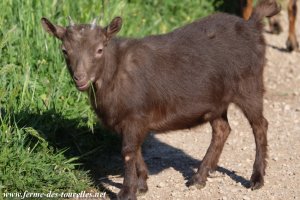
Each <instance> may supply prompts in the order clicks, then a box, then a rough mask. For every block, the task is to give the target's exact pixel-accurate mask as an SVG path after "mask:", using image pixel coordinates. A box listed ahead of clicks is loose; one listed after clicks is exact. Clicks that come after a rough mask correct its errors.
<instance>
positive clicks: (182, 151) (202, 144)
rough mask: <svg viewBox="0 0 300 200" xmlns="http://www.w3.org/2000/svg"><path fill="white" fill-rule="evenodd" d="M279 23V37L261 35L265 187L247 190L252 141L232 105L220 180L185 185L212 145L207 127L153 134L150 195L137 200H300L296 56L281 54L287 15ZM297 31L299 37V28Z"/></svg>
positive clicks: (299, 57)
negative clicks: (263, 41) (264, 51)
mask: <svg viewBox="0 0 300 200" xmlns="http://www.w3.org/2000/svg"><path fill="white" fill-rule="evenodd" d="M299 7H300V5H299ZM281 21H282V22H283V23H282V24H283V25H284V27H283V28H284V33H282V34H280V35H279V36H278V35H271V34H268V33H266V34H265V36H266V40H267V43H268V48H267V58H268V62H267V66H266V68H265V83H266V84H265V85H266V89H267V92H266V95H265V100H264V106H265V111H264V113H265V116H266V118H267V119H268V121H269V131H268V141H269V159H268V163H269V164H268V167H267V175H266V177H265V186H264V187H263V188H262V189H260V190H257V191H251V190H250V189H247V188H246V187H245V186H246V185H248V184H249V178H250V175H251V172H252V165H253V162H254V155H255V144H254V138H253V135H252V131H251V128H250V126H249V125H248V122H247V121H246V119H245V117H244V116H243V114H242V113H241V112H240V111H239V110H238V109H237V108H236V107H234V106H231V107H230V108H229V116H228V117H229V122H230V125H231V128H232V132H231V135H230V136H229V139H228V141H227V142H226V145H225V148H224V151H223V153H222V156H221V159H220V162H219V171H218V172H217V174H216V175H217V176H218V177H216V178H209V180H208V182H207V185H206V187H205V188H204V189H202V190H197V189H189V188H188V187H186V185H185V183H186V182H187V179H188V178H190V177H191V175H192V174H193V173H194V171H195V170H196V168H197V166H198V164H199V162H200V161H201V159H202V158H203V156H204V154H205V152H206V150H207V148H208V145H209V143H210V138H211V128H210V126H209V125H208V124H206V125H204V126H200V127H196V128H193V129H191V130H183V131H176V132H173V133H169V134H160V135H151V136H150V137H149V138H148V140H147V142H146V144H145V145H144V157H145V160H146V163H147V164H148V168H149V170H150V176H149V179H148V186H149V191H148V193H147V194H146V195H145V196H142V197H139V199H146V200H152V199H153V200H156V199H162V200H167V199H170V200H171V199H172V200H173V199H174V200H175V199H178V200H182V199H188V200H192V199H195V200H196V199H223V200H225V199H228V200H229V199H244V200H248V199H261V200H262V199H268V200H269V199H276V200H277V199H285V200H286V199H300V53H299V52H298V53H291V54H290V53H287V52H284V51H282V49H283V48H285V41H286V38H287V24H288V22H287V13H286V12H285V11H284V12H282V14H281ZM299 24H300V17H298V22H297V25H299ZM297 31H298V34H297V37H298V38H299V39H300V34H299V33H300V30H299V28H298V30H297ZM109 179H110V181H109V182H110V183H111V182H114V183H115V184H109V185H107V189H109V190H111V191H112V192H115V193H117V192H118V191H119V187H120V184H117V183H122V181H123V179H122V178H121V177H113V176H111V177H109ZM113 185H114V186H113ZM115 186H117V187H115Z"/></svg>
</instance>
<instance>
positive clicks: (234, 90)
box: [42, 0, 279, 199]
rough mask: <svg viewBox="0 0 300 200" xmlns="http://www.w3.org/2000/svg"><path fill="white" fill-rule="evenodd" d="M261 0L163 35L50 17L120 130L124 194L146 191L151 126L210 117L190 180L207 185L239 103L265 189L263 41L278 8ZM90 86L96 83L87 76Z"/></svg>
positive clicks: (72, 61) (256, 177) (77, 75)
mask: <svg viewBox="0 0 300 200" xmlns="http://www.w3.org/2000/svg"><path fill="white" fill-rule="evenodd" d="M268 2H269V1H266V0H262V1H261V3H260V4H259V7H257V8H256V9H255V10H254V13H253V14H252V17H251V19H250V20H249V21H244V20H243V19H241V18H238V17H235V16H232V15H228V14H222V13H221V14H215V15H212V16H209V17H206V18H203V19H201V20H199V21H195V22H193V23H191V24H189V25H186V26H183V27H181V28H179V29H176V30H174V31H173V32H170V33H168V34H165V35H154V36H148V37H145V38H142V39H125V38H116V37H114V35H115V34H116V33H117V32H118V31H119V30H120V28H121V24H122V20H121V18H118V17H117V18H115V19H114V20H113V21H112V22H111V23H110V25H108V26H107V27H105V28H101V27H96V28H95V29H91V27H92V26H90V25H75V26H69V27H67V28H63V27H60V26H56V25H53V24H52V23H51V22H50V21H49V20H47V19H46V18H42V24H43V27H44V28H45V30H46V31H48V32H49V33H51V34H52V35H54V36H56V37H57V38H59V39H61V40H62V43H63V44H62V49H63V52H64V55H65V58H66V62H67V65H68V68H69V71H70V74H71V76H72V77H73V79H74V82H75V84H76V86H77V88H78V89H79V90H82V91H85V90H88V91H89V95H90V98H91V104H92V107H93V108H94V110H95V112H96V113H97V115H98V116H99V118H100V119H101V120H102V121H103V123H104V124H105V125H106V126H108V127H109V128H111V129H112V130H114V131H116V132H117V133H119V134H120V135H121V136H122V140H123V143H122V155H123V157H124V163H125V175H124V183H123V188H122V189H121V191H120V193H119V194H118V198H119V199H136V193H137V192H139V193H143V192H146V191H147V189H148V187H147V183H146V180H147V177H148V175H147V174H148V172H147V171H148V170H147V167H146V165H145V162H144V160H143V157H142V154H141V145H142V143H143V141H144V139H145V137H146V136H147V134H148V133H149V132H151V131H155V132H164V131H169V130H177V129H184V128H190V127H193V126H196V125H199V124H202V123H205V122H210V124H211V126H212V129H213V137H212V141H211V144H210V147H209V149H208V151H207V153H206V155H205V157H204V159H203V162H202V164H201V165H200V166H199V169H198V172H197V173H196V174H195V175H194V176H193V177H192V178H191V181H189V185H196V186H198V187H202V186H204V185H205V181H206V180H207V175H208V171H209V170H214V169H216V167H217V163H218V160H219V157H220V154H221V152H222V149H223V146H224V143H225V141H226V139H227V137H228V135H229V133H230V126H229V124H228V120H227V109H228V106H229V104H230V103H234V104H236V105H238V106H239V107H240V108H241V110H242V111H243V112H244V114H245V116H246V117H247V119H248V120H249V122H250V124H251V126H252V128H253V133H254V136H255V141H256V146H257V150H256V159H255V163H254V166H253V175H252V177H251V183H252V188H253V189H257V188H260V187H261V186H262V185H263V183H264V180H263V176H264V174H265V168H266V155H267V135H266V134H267V120H266V119H265V118H264V116H263V93H264V86H263V69H264V65H265V42H264V38H263V35H262V24H261V22H260V21H261V18H262V17H264V16H267V15H272V14H275V13H277V12H278V11H279V10H278V7H277V6H276V3H275V2H273V3H272V4H269V3H268ZM89 82H90V85H92V86H93V87H92V88H93V90H92V88H91V87H89V85H88V83H89Z"/></svg>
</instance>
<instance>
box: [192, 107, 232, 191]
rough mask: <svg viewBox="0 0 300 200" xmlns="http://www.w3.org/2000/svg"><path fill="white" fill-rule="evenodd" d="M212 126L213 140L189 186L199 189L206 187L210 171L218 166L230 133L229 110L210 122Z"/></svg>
mask: <svg viewBox="0 0 300 200" xmlns="http://www.w3.org/2000/svg"><path fill="white" fill-rule="evenodd" d="M210 124H211V126H212V140H211V143H210V146H209V148H208V150H207V152H206V155H205V156H204V158H203V160H202V163H201V165H200V166H199V168H198V171H197V173H196V174H195V175H194V176H193V177H192V178H191V179H190V180H189V182H188V183H187V184H188V186H192V185H194V186H196V187H197V188H198V189H201V188H203V187H205V185H206V180H207V176H208V173H209V172H210V171H214V170H215V169H216V168H217V164H218V161H219V158H220V155H221V153H222V150H223V147H224V144H225V141H226V140H227V138H228V136H229V133H230V130H231V129H230V126H229V124H228V120H227V111H225V112H224V113H223V114H222V116H221V117H219V118H217V119H214V120H212V121H211V122H210Z"/></svg>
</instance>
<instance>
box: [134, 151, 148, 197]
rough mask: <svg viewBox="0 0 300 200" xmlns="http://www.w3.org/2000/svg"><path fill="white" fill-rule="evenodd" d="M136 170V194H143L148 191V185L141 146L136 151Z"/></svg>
mask: <svg viewBox="0 0 300 200" xmlns="http://www.w3.org/2000/svg"><path fill="white" fill-rule="evenodd" d="M136 172H137V176H138V185H137V194H138V195H143V194H145V193H146V192H147V191H148V186H147V179H148V169H147V166H146V163H145V161H144V159H143V156H142V149H141V147H140V148H139V150H138V152H137V161H136Z"/></svg>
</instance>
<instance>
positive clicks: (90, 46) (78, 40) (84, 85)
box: [41, 17, 122, 91]
mask: <svg viewBox="0 0 300 200" xmlns="http://www.w3.org/2000/svg"><path fill="white" fill-rule="evenodd" d="M41 21H42V25H43V28H44V30H45V31H47V32H48V33H50V34H51V35H53V36H55V37H56V38H58V39H59V40H61V41H62V45H61V50H62V53H63V55H64V57H65V60H66V63H67V66H68V69H69V71H70V74H71V76H72V78H73V80H74V82H75V84H76V87H77V89H78V90H80V91H85V90H87V89H88V88H89V86H90V84H91V83H93V82H94V81H95V80H96V78H97V77H96V76H97V74H98V73H97V72H98V70H101V69H100V68H101V63H102V64H103V63H104V59H105V58H104V57H105V51H106V47H107V45H108V44H109V41H110V39H111V38H112V37H114V36H115V34H116V33H118V32H119V31H120V29H121V26H122V19H121V18H120V17H116V18H114V19H113V20H112V21H111V23H110V24H109V25H108V26H106V27H105V28H101V27H100V26H97V25H96V20H93V22H92V23H91V24H78V25H77V24H74V22H73V21H72V20H71V18H70V24H69V26H67V27H62V26H59V25H54V24H52V23H51V22H50V21H49V20H48V19H46V18H42V19H41Z"/></svg>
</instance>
